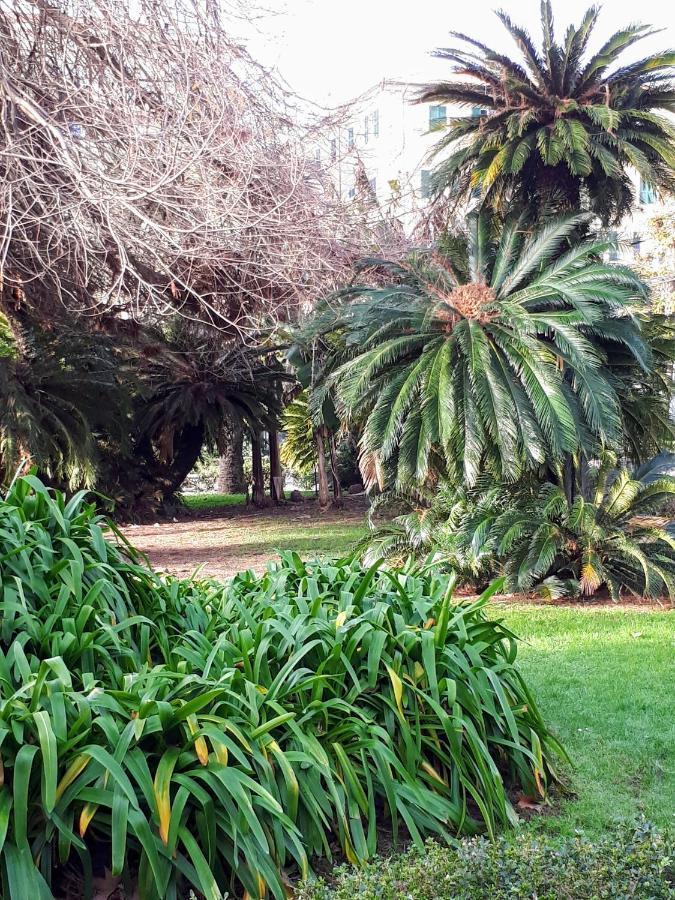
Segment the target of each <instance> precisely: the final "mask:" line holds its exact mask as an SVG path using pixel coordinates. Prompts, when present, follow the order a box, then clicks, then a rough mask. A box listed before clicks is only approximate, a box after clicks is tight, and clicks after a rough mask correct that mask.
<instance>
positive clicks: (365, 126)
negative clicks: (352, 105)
mask: <svg viewBox="0 0 675 900" xmlns="http://www.w3.org/2000/svg"><path fill="white" fill-rule="evenodd" d="M369 137H370V116H368V115H367V116H364V119H363V140H364V142H365V143H366V144H367V143H368V138H369Z"/></svg>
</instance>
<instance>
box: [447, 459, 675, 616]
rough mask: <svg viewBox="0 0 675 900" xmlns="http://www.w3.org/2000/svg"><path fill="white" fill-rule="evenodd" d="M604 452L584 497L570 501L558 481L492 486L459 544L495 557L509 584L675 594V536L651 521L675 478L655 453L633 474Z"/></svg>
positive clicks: (551, 592)
mask: <svg viewBox="0 0 675 900" xmlns="http://www.w3.org/2000/svg"><path fill="white" fill-rule="evenodd" d="M615 465H616V457H614V456H613V455H611V454H606V455H605V457H604V459H603V461H602V463H601V464H600V465H599V466H598V467H596V468H592V469H590V471H589V473H588V485H587V489H586V491H585V492H584V494H583V495H582V494H579V495H577V496H576V497H575V498H574V500H573V501H570V500H569V499H568V498H567V497H566V495H565V492H564V491H563V490H562V489H561V488H559V487H558V486H557V485H554V484H543V485H539V486H534V487H533V486H525V487H524V488H523V489H522V490H509V489H508V488H503V489H494V490H491V491H487V492H486V493H485V494H484V495H483V496H482V497H481V498H480V500H479V501H478V502H477V503H476V504H475V507H474V509H473V510H471V511H470V512H469V513H468V514H467V515H466V517H465V518H464V520H463V522H462V526H461V529H460V541H461V542H462V543H463V544H464V546H466V547H471V548H472V550H473V551H474V552H476V553H481V554H485V553H487V554H492V555H493V556H494V557H495V559H497V560H498V561H499V562H500V563H501V564H502V566H503V571H504V573H505V575H506V586H507V589H509V590H513V591H519V590H520V591H522V590H530V589H532V588H536V589H537V590H538V591H539V592H540V593H542V594H545V595H546V596H550V597H559V596H563V595H570V594H571V595H576V594H586V595H589V594H594V593H595V592H596V591H598V590H599V589H600V588H601V587H603V586H606V587H607V588H608V590H609V592H610V594H611V596H612V598H613V599H618V598H619V596H620V594H621V592H622V591H626V590H628V591H630V592H632V593H635V594H638V595H644V596H657V597H658V596H663V595H665V596H668V597H673V596H675V538H674V537H673V535H671V533H670V532H669V531H668V529H667V528H666V527H665V524H666V523H665V522H664V521H663V520H659V519H658V518H654V515H653V514H654V513H656V512H658V511H659V510H660V509H661V508H663V507H664V506H665V504H666V503H667V502H668V501H669V500H671V499H672V497H673V496H675V478H673V477H671V476H668V475H662V474H660V472H659V471H658V469H659V466H660V465H661V461H660V458H659V457H656V459H655V460H654V461H652V464H646V465H644V466H642V467H641V468H640V469H638V470H636V471H635V472H634V473H631V472H630V471H629V470H628V469H625V468H621V469H619V470H616V469H615V468H613V467H614V466H615Z"/></svg>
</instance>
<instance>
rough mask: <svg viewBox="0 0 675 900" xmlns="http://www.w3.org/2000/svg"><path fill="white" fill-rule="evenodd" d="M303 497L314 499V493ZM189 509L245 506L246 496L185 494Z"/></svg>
mask: <svg viewBox="0 0 675 900" xmlns="http://www.w3.org/2000/svg"><path fill="white" fill-rule="evenodd" d="M300 493H301V494H302V495H303V497H313V496H314V491H300ZM181 499H182V501H183V503H184V504H185V506H187V508H188V509H198V510H205V509H224V508H226V507H228V506H244V505H245V504H246V494H216V493H212V494H183V495H182V497H181Z"/></svg>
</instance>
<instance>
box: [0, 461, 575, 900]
mask: <svg viewBox="0 0 675 900" xmlns="http://www.w3.org/2000/svg"><path fill="white" fill-rule="evenodd" d="M105 527H106V526H105V523H104V522H103V521H102V520H101V519H100V518H99V517H98V516H97V515H96V512H95V509H94V506H93V504H90V503H87V501H86V498H85V496H83V495H82V494H78V495H76V496H74V497H73V498H72V499H70V500H66V499H65V498H64V497H63V496H62V495H61V494H59V493H58V492H52V491H50V490H48V489H47V488H46V487H44V485H42V483H41V482H40V481H39V480H37V479H36V478H35V477H33V476H28V477H25V478H22V479H19V480H17V481H15V483H14V484H13V486H12V487H11V489H10V490H9V492H8V493H7V495H6V496H5V497H4V499H3V500H2V501H0V541H1V545H0V590H1V599H0V614H1V615H2V623H1V626H0V754H1V759H2V767H3V783H2V786H1V787H0V891H1V893H2V895H3V896H12V897H14V896H16V897H19V896H20V897H28V896H33V895H35V896H40V897H49V896H52V894H56V895H58V894H59V892H62V891H64V890H65V888H64V885H67V884H71V883H72V881H73V879H75V880H76V882H77V886H78V887H77V890H78V891H79V892H80V894H81V895H82V896H85V897H87V896H91V894H92V892H93V884H94V879H95V877H96V876H97V874H101V873H102V870H103V869H104V868H106V869H108V870H109V871H110V872H111V873H112V874H111V876H110V877H111V878H112V879H113V880H117V881H120V882H121V883H122V884H123V885H124V886H125V889H126V890H127V891H129V892H131V891H133V890H137V891H138V894H139V896H140V897H141V898H156V897H162V898H164V897H167V898H170V897H179V896H185V895H186V894H187V893H188V890H189V889H192V890H195V891H197V892H199V893H200V894H202V895H203V896H205V897H207V898H214V900H215V898H217V897H220V896H221V894H222V893H224V892H228V891H230V892H234V893H235V894H237V895H238V894H240V893H241V892H242V890H243V891H245V892H247V894H248V895H249V896H250V897H265V896H272V897H283V896H285V891H286V890H287V887H288V878H289V875H290V874H291V873H300V875H303V876H307V875H308V874H309V872H310V869H309V859H310V858H311V857H312V856H313V855H315V854H316V855H323V856H330V855H331V854H332V853H333V852H334V850H335V848H336V843H339V845H340V853H343V854H345V855H346V857H347V858H348V859H349V860H351V861H353V862H357V861H359V862H361V861H364V860H366V859H368V858H370V857H372V856H373V855H374V854H375V852H376V850H377V843H378V831H379V830H380V829H382V828H385V829H388V830H390V831H391V832H392V833H393V837H394V838H397V837H398V835H399V834H402V833H405V834H406V835H409V836H410V838H411V839H412V840H413V842H414V843H415V844H417V845H418V846H420V847H421V846H422V844H423V840H424V838H426V837H427V836H430V835H434V836H436V837H438V838H441V839H443V840H446V841H448V840H451V839H452V838H453V836H454V835H456V834H462V833H464V834H478V833H486V834H488V835H490V836H494V835H495V834H496V832H497V830H498V829H501V828H504V827H507V826H508V825H510V824H512V823H515V822H516V819H517V817H516V813H515V811H514V809H513V807H512V806H511V803H510V802H509V788H511V787H514V788H515V787H517V788H518V789H519V790H521V791H524V792H525V793H527V794H528V795H532V796H534V797H542V796H544V795H545V793H546V791H547V789H548V788H549V786H550V785H551V783H552V782H554V781H555V780H556V774H555V759H556V757H557V756H558V755H559V754H560V753H561V752H562V751H561V749H560V747H559V746H558V744H557V742H556V740H555V738H554V737H553V736H552V735H551V734H550V733H549V731H548V730H547V728H546V726H545V724H544V722H543V721H542V718H541V716H540V714H539V712H538V710H537V706H536V703H535V701H534V699H533V697H532V696H531V694H530V691H529V690H528V688H527V686H526V685H525V683H524V682H523V680H522V678H521V676H520V675H519V673H518V670H517V668H516V667H515V659H516V652H517V645H516V640H515V637H514V635H513V634H511V632H509V631H508V629H506V628H505V627H503V626H502V625H501V624H500V623H499V622H498V621H494V620H491V619H490V617H489V616H488V614H487V612H486V603H487V600H488V598H489V595H490V593H491V591H494V590H496V589H497V588H498V587H499V584H498V583H497V584H495V585H494V586H493V587H492V588H491V590H490V591H488V592H486V593H485V594H484V595H483V596H482V597H481V598H480V599H479V600H477V601H475V602H472V603H458V602H456V601H455V600H454V599H453V592H452V590H453V582H452V579H451V578H449V577H447V576H440V577H437V576H434V575H432V574H428V573H427V574H421V573H415V572H414V571H412V570H410V571H402V572H400V573H398V574H396V575H394V574H393V573H391V572H387V571H381V570H380V569H379V568H378V567H377V566H373V567H371V568H369V569H365V570H364V569H363V568H361V567H360V565H359V564H358V562H357V561H355V560H354V559H349V560H343V561H340V562H337V563H328V562H314V563H303V562H302V561H301V560H300V559H299V557H298V556H297V555H296V554H294V553H286V554H284V555H282V557H281V559H280V561H279V562H277V563H275V564H273V565H271V566H270V568H269V569H268V571H267V572H266V573H265V575H263V576H262V577H257V576H254V575H253V574H252V573H244V574H242V575H240V576H238V577H237V578H235V579H234V580H233V581H232V583H231V584H230V585H227V586H226V585H222V584H217V583H209V582H198V581H181V580H178V579H172V578H167V579H163V578H160V577H159V576H158V575H156V574H155V573H154V572H153V571H152V570H151V569H150V568H149V567H147V566H146V565H144V564H143V560H142V559H140V558H139V557H138V556H137V555H136V554H134V552H133V550H132V549H131V548H130V547H128V546H127V545H125V544H124V543H122V542H121V538H118V539H117V540H116V541H111V540H110V535H109V534H106V532H105Z"/></svg>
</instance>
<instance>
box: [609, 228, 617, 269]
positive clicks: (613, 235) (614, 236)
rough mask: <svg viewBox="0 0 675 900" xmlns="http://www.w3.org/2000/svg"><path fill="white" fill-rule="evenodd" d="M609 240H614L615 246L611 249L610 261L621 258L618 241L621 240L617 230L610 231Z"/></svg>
mask: <svg viewBox="0 0 675 900" xmlns="http://www.w3.org/2000/svg"><path fill="white" fill-rule="evenodd" d="M607 240H609V241H612V243H613V246H612V247H610V249H609V259H610V262H616V260H617V259H618V258H619V248H618V246H617V241H618V240H619V235H618V233H617V232H616V231H610V232H609V234H608V235H607Z"/></svg>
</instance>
